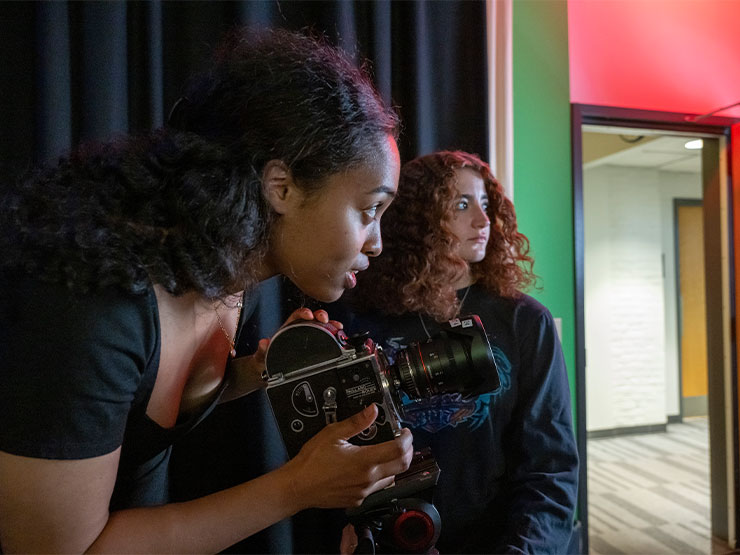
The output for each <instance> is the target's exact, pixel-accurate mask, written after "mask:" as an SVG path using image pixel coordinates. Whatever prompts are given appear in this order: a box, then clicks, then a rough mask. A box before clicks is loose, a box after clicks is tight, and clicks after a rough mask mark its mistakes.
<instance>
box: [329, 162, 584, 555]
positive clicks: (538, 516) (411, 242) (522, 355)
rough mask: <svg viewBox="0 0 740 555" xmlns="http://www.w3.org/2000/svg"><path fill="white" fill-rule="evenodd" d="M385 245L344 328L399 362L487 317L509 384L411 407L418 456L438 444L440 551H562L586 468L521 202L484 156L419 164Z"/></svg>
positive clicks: (391, 216) (390, 219)
mask: <svg viewBox="0 0 740 555" xmlns="http://www.w3.org/2000/svg"><path fill="white" fill-rule="evenodd" d="M382 238H383V254H382V255H381V256H380V257H378V259H377V260H375V261H374V262H373V265H372V266H371V268H370V270H369V271H368V272H365V273H363V275H361V276H359V280H358V286H357V288H356V289H354V290H353V291H352V292H350V293H349V299H348V300H347V302H345V303H344V305H343V306H337V307H335V310H336V309H344V311H346V307H347V306H351V307H352V309H351V310H352V312H351V313H350V314H345V317H344V318H340V319H343V321H344V323H345V328H347V329H348V331H349V332H350V333H355V332H365V331H369V332H370V337H371V338H373V339H374V340H376V341H377V342H379V343H381V344H382V345H383V346H384V348H385V352H386V353H387V354H388V355H389V358H390V359H391V360H393V358H394V356H395V354H396V353H397V352H398V350H399V349H405V348H407V347H408V346H409V345H410V343H412V342H416V341H425V340H426V339H427V338H429V337H432V336H434V335H435V334H436V333H437V332H438V326H437V324H438V322H442V321H445V320H448V319H451V318H454V317H458V316H461V315H467V314H477V315H478V316H479V317H480V318H481V321H482V323H483V325H484V327H485V328H486V331H487V333H488V335H489V338H490V342H491V346H492V350H493V353H494V358H495V360H496V363H497V366H498V368H497V369H496V368H491V371H492V372H498V374H499V379H500V382H501V387H500V388H499V389H498V390H497V391H494V392H490V393H485V394H483V395H479V396H475V397H472V398H471V397H465V396H462V395H461V394H459V393H452V394H442V395H436V396H432V397H429V398H423V399H418V400H412V399H406V401H405V403H406V404H405V405H404V410H403V421H404V425H408V426H409V427H410V428H411V430H412V431H413V433H414V447H415V448H416V449H420V448H424V447H429V448H431V452H432V455H433V456H434V457H435V458H436V460H437V463H438V465H439V467H440V469H441V473H440V477H439V483H438V485H437V487H436V489H435V495H434V502H435V505H436V506H437V508H438V510H439V513H440V515H441V521H442V527H441V536H440V538H439V540H438V542H437V549H438V550H439V551H440V552H441V553H464V552H468V553H566V552H567V550H568V545H569V541H570V536H571V529H572V524H573V516H574V509H575V503H576V490H577V469H578V456H577V452H576V445H575V441H574V437H573V430H572V423H571V404H570V391H569V387H568V378H567V373H566V368H565V363H564V361H563V356H562V352H561V347H560V341H559V339H558V336H557V332H556V328H555V323H554V320H553V318H552V316H551V315H550V312H549V311H548V310H547V309H546V308H545V307H544V306H542V305H541V304H540V303H538V302H537V301H535V300H534V299H533V298H532V297H530V296H528V295H526V294H524V293H523V292H522V289H524V288H525V287H527V286H529V285H531V284H533V281H534V275H533V273H532V264H533V260H532V258H531V257H530V256H529V255H528V247H529V244H528V241H527V238H526V237H525V236H524V235H522V234H521V233H520V232H519V231H518V230H517V222H516V215H515V212H514V207H513V205H512V203H511V201H510V200H509V199H508V198H507V197H506V196H505V194H504V191H503V189H502V187H501V185H500V184H499V183H498V182H497V181H496V179H495V178H494V177H493V175H491V171H490V169H489V167H488V165H487V164H485V163H484V162H483V161H481V160H480V159H479V158H478V157H477V156H473V155H471V154H468V153H465V152H436V153H434V154H429V155H426V156H421V157H419V158H416V159H414V160H412V161H410V162H407V163H406V164H404V165H403V167H402V169H401V177H400V180H399V192H398V195H397V197H396V200H395V201H394V203H393V205H392V206H391V207H390V208H389V209H388V212H387V216H386V220H384V224H383V231H382ZM348 303H349V304H348ZM335 314H337V313H336V312H335ZM422 390H423V388H422ZM406 393H409V392H406ZM407 397H408V395H407ZM347 534H349V535H350V537H351V533H349V532H347V533H345V539H344V541H345V543H346V542H347V541H348V540H347Z"/></svg>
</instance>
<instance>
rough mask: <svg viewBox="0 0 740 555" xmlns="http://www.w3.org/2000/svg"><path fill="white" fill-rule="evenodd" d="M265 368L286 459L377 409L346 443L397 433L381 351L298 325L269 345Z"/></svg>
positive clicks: (366, 342) (323, 327)
mask: <svg viewBox="0 0 740 555" xmlns="http://www.w3.org/2000/svg"><path fill="white" fill-rule="evenodd" d="M265 366H266V368H267V375H268V380H267V395H268V397H269V399H270V404H271V405H272V409H273V413H274V415H275V419H276V421H277V423H278V427H279V429H280V433H281V435H282V437H283V441H284V443H285V447H286V449H287V451H288V455H289V456H290V457H293V456H295V455H296V454H297V453H298V451H300V449H301V447H302V446H303V444H304V443H306V442H307V441H308V440H309V439H311V437H313V436H314V435H316V434H317V433H318V432H319V431H320V430H321V429H322V428H323V427H324V426H326V425H328V424H331V423H332V422H337V421H339V420H344V419H345V418H348V417H350V416H352V415H353V414H356V413H358V412H360V411H361V410H363V409H364V408H365V407H367V406H368V405H370V404H372V403H375V404H376V405H377V406H378V417H377V419H376V420H375V423H374V424H373V425H372V426H370V428H368V429H367V430H365V431H363V432H362V433H360V434H358V435H357V436H355V437H353V438H352V439H351V440H350V441H352V442H353V443H355V444H356V445H369V444H373V443H380V442H383V441H387V440H390V439H393V438H394V437H395V436H396V435H398V434H399V433H400V431H401V421H400V417H399V414H398V411H397V406H398V405H399V404H400V401H399V400H398V399H393V398H392V397H393V389H392V388H391V385H390V383H389V382H388V373H387V367H388V363H387V360H386V359H385V355H384V354H383V351H382V348H381V347H380V346H378V345H376V344H375V343H374V342H373V341H372V340H371V339H369V338H353V340H352V341H350V340H349V338H348V337H347V336H346V335H345V334H344V332H343V331H342V330H339V329H337V328H335V327H334V326H332V325H330V324H321V323H319V322H315V321H305V320H304V321H298V322H294V323H292V324H290V325H288V326H285V327H284V328H282V329H281V330H280V331H278V333H276V334H275V335H274V336H273V338H272V339H271V341H270V347H269V348H268V351H267V355H266V360H265Z"/></svg>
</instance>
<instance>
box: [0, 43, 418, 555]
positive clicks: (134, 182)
mask: <svg viewBox="0 0 740 555" xmlns="http://www.w3.org/2000/svg"><path fill="white" fill-rule="evenodd" d="M397 128H398V120H397V117H396V116H395V114H394V113H393V112H392V111H391V110H390V109H389V108H387V107H386V106H385V105H384V104H383V102H382V101H381V100H380V99H379V97H378V95H377V94H376V92H375V91H374V89H373V87H372V86H371V84H370V81H369V79H368V78H367V76H366V74H365V73H364V72H362V71H361V70H359V69H357V68H355V67H354V66H353V65H352V64H351V63H350V62H349V61H348V60H347V58H346V57H345V56H344V55H343V54H342V53H341V52H340V51H338V50H336V49H334V48H332V47H330V46H328V45H326V44H324V43H323V42H321V41H318V40H314V39H311V38H308V37H305V36H302V35H299V34H293V33H289V32H285V31H272V32H268V31H264V32H257V31H254V30H253V31H251V32H235V33H234V34H233V35H232V36H231V37H230V38H229V39H227V40H226V41H225V43H224V44H223V46H222V47H221V48H220V49H219V50H218V52H217V53H216V55H215V57H214V59H213V61H212V63H211V65H210V66H209V68H208V70H207V71H205V72H204V73H202V74H199V75H197V76H195V77H194V78H193V80H192V81H191V83H190V85H189V86H188V88H187V90H186V91H185V94H184V96H183V98H182V99H181V100H180V101H179V102H178V103H177V105H176V107H175V109H174V110H173V112H172V115H171V117H170V121H169V123H168V125H166V126H165V127H164V128H162V129H159V130H157V131H154V132H151V133H148V134H145V135H142V136H138V137H124V138H120V139H118V140H116V141H113V142H111V143H109V144H105V145H95V146H84V147H81V148H80V149H78V150H77V151H75V152H73V153H72V154H71V155H69V156H68V157H67V158H65V159H64V160H62V161H60V162H59V164H58V165H57V166H56V167H53V168H51V169H46V170H43V171H41V172H39V173H38V174H36V175H35V176H33V177H32V178H30V179H27V180H24V181H23V182H20V183H18V184H17V185H14V186H9V187H5V190H4V191H3V194H2V199H0V251H1V252H2V253H3V257H2V260H0V549H1V550H2V551H3V552H6V553H7V552H26V553H31V552H44V553H50V552H76V551H86V550H91V551H113V552H118V553H124V552H127V553H145V552H152V553H164V552H178V553H181V552H185V551H193V552H200V553H203V552H213V551H219V550H223V549H225V548H227V547H228V546H230V545H232V544H234V543H236V542H237V541H239V540H241V539H242V538H244V537H246V536H248V535H251V534H253V533H255V532H257V531H259V530H261V529H263V528H265V527H267V526H269V525H271V524H273V523H275V522H277V521H278V520H281V519H283V518H285V517H288V516H290V515H291V514H293V513H295V512H297V511H300V510H302V509H304V508H306V507H346V506H352V505H357V504H359V503H360V502H361V501H362V499H363V498H364V497H365V496H367V495H368V494H369V493H371V492H373V491H375V490H378V489H380V488H383V487H385V486H386V485H388V484H389V483H390V482H391V481H392V480H393V476H394V475H395V474H396V473H398V472H400V471H403V470H405V468H407V466H408V464H409V461H410V457H411V437H410V434H409V432H408V430H405V431H404V433H403V434H402V435H401V436H400V437H399V438H397V439H396V440H394V441H389V442H386V443H383V444H378V445H374V446H369V447H356V446H354V445H352V444H350V443H349V442H348V441H346V440H347V439H348V438H350V437H351V436H353V435H355V434H356V433H359V432H360V431H362V430H363V429H365V428H367V427H368V426H369V425H370V424H371V423H372V421H373V420H374V418H375V416H376V409H375V408H374V407H373V408H368V409H367V410H365V411H363V412H362V413H359V414H358V415H355V416H354V417H352V418H350V419H348V420H346V421H343V422H339V423H337V424H333V425H331V426H328V427H326V428H325V429H324V430H323V431H322V432H320V433H319V434H318V435H317V436H315V437H314V438H313V439H312V440H311V441H309V442H308V443H307V444H306V445H305V446H304V448H303V449H302V450H301V452H300V453H299V454H298V455H297V456H296V457H295V458H293V459H292V460H290V461H289V462H288V463H287V464H285V465H284V466H283V467H281V468H279V469H277V470H275V471H273V472H271V473H269V474H266V475H264V476H262V477H260V478H257V479H255V480H252V481H250V482H247V483H244V484H241V485H239V486H236V487H233V488H230V489H227V490H224V491H221V492H218V493H215V494H213V495H209V496H207V497H203V498H200V499H196V500H194V501H188V502H185V503H178V504H167V483H166V470H167V468H166V467H167V461H168V457H169V453H170V446H171V444H172V442H173V441H175V440H176V439H177V438H178V437H179V436H180V435H181V434H183V433H185V432H186V431H187V430H188V429H190V428H192V426H193V425H195V424H196V423H197V422H198V421H199V420H200V419H201V418H202V417H204V416H205V415H206V414H207V413H208V411H209V410H210V409H211V408H212V407H213V405H214V404H215V403H216V402H218V400H219V399H223V398H228V397H234V396H237V395H239V394H240V393H243V392H244V390H243V389H242V390H240V388H241V387H243V386H244V384H245V383H248V384H250V387H251V384H254V382H255V376H256V377H258V376H259V371H260V368H261V366H263V364H264V355H265V352H266V348H267V340H263V341H262V342H260V347H259V350H258V352H257V353H256V354H255V355H253V356H252V357H251V358H246V357H242V358H240V359H238V360H239V361H240V364H227V362H228V361H229V357H230V356H231V357H233V356H234V355H235V353H234V344H235V338H236V336H237V335H238V333H239V324H240V322H243V321H244V320H245V319H246V313H247V308H246V307H245V309H244V311H243V312H242V303H244V302H247V301H249V298H250V291H251V290H253V288H254V286H255V285H256V283H257V282H258V281H259V280H262V279H265V278H267V277H269V276H271V275H275V274H284V275H286V276H288V277H289V278H290V279H291V280H292V281H293V282H294V283H295V284H296V285H297V286H298V287H299V288H300V289H301V290H303V291H304V292H305V293H306V294H308V295H310V296H312V297H315V298H317V299H321V300H324V301H332V300H336V299H337V298H338V297H339V296H340V295H341V294H342V293H343V292H344V290H345V289H348V288H352V287H353V286H354V285H355V280H356V277H355V275H356V273H357V272H359V271H361V270H364V269H366V268H367V266H368V263H369V258H370V257H374V256H377V254H379V252H380V249H381V243H380V223H379V220H380V217H381V215H382V214H383V212H384V211H385V209H386V208H387V206H388V204H389V203H390V201H391V200H392V198H393V196H394V194H395V191H396V187H397V181H398V170H399V161H398V151H397V148H396V143H395V138H396V134H397ZM296 318H307V319H312V318H316V319H318V320H320V321H324V322H326V321H327V320H328V316H327V314H326V313H325V312H323V311H317V312H311V311H310V310H308V309H302V310H298V311H296V312H295V313H294V314H293V315H292V316H291V319H296ZM245 360H246V362H244V361H245ZM227 367H228V368H230V370H228V371H227V370H226V368H227ZM257 381H259V380H258V379H257Z"/></svg>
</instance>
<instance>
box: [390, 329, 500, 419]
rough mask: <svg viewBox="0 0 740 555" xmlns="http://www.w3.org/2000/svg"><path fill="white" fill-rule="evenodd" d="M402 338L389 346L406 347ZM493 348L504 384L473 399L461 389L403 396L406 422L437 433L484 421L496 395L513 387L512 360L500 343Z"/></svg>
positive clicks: (393, 340) (394, 339) (392, 341)
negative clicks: (418, 396) (410, 397)
mask: <svg viewBox="0 0 740 555" xmlns="http://www.w3.org/2000/svg"><path fill="white" fill-rule="evenodd" d="M399 340H402V339H401V338H399V337H393V338H390V339H389V340H388V342H387V343H388V346H389V347H390V349H392V350H396V349H398V348H404V347H403V346H401V345H399V343H400V341H399ZM491 351H492V352H493V358H494V359H495V360H496V365H497V366H498V377H499V380H501V387H500V388H499V390H498V391H496V393H484V394H482V395H479V396H478V397H474V398H470V399H465V398H463V396H462V395H460V394H459V393H444V394H442V395H435V396H434V397H430V398H429V399H420V400H416V401H410V400H408V399H407V398H404V407H403V410H404V416H403V423H404V425H406V426H408V427H410V428H415V429H420V430H424V431H426V432H430V433H436V432H438V431H440V430H442V429H444V428H447V427H448V426H449V427H453V428H456V427H458V426H460V425H464V426H466V427H467V428H468V429H469V430H471V431H472V430H475V429H476V428H478V427H479V426H480V425H481V424H483V422H485V421H486V419H487V418H488V415H489V413H490V408H491V404H492V403H493V402H494V400H495V398H496V397H497V396H499V395H501V394H502V393H503V392H504V391H508V390H509V389H510V388H511V362H510V361H509V359H508V358H507V357H506V355H505V354H504V352H503V351H502V350H501V349H499V348H498V347H496V346H493V345H492V346H491Z"/></svg>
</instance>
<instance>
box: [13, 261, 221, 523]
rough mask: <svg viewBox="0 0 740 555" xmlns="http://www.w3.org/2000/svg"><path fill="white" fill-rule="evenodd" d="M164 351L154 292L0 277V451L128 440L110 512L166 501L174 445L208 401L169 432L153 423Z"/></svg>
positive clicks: (64, 453) (81, 449)
mask: <svg viewBox="0 0 740 555" xmlns="http://www.w3.org/2000/svg"><path fill="white" fill-rule="evenodd" d="M159 356H160V330H159V314H158V310H157V300H156V297H155V295H154V291H153V290H152V289H149V290H148V291H147V292H146V293H144V294H142V295H132V294H126V293H124V292H121V291H119V290H117V289H108V290H104V291H101V292H97V293H95V294H90V295H79V294H72V293H70V291H69V290H68V289H67V288H66V287H64V286H62V285H55V284H49V283H43V282H40V281H38V280H34V279H31V278H28V277H26V276H12V277H11V276H8V275H3V274H2V273H0V450H2V451H5V452H7V453H11V454H14V455H22V456H26V457H35V458H46V459H84V458H91V457H96V456H101V455H105V454H107V453H110V452H112V451H114V450H115V449H117V448H118V447H119V446H122V449H121V459H120V463H119V469H118V475H117V479H116V486H115V489H114V493H113V498H112V500H111V510H116V509H120V508H127V507H135V506H145V505H157V504H162V503H165V502H167V498H168V495H167V494H168V492H167V487H168V486H167V472H166V470H167V468H166V467H167V461H168V458H169V448H170V446H171V444H172V442H173V441H174V440H175V439H176V438H177V437H179V436H180V435H182V434H183V433H185V432H186V431H187V430H189V429H190V428H192V426H193V425H195V423H197V422H198V421H199V420H200V419H201V418H202V417H203V416H204V415H205V414H206V413H207V412H208V411H209V410H210V409H211V408H212V407H208V408H206V410H205V411H204V412H203V413H202V414H199V415H197V416H195V417H193V418H191V419H189V420H187V421H186V422H182V423H181V422H178V424H177V425H176V426H175V427H174V428H170V429H164V428H162V427H160V426H159V425H158V424H156V423H155V422H154V421H152V420H151V419H150V418H149V417H148V416H147V415H146V407H147V404H148V402H149V398H150V396H151V393H152V389H153V387H154V382H155V380H156V377H157V370H158V366H159Z"/></svg>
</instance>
